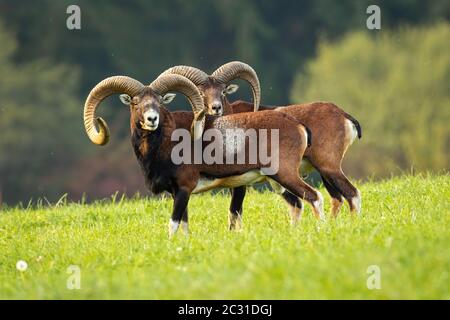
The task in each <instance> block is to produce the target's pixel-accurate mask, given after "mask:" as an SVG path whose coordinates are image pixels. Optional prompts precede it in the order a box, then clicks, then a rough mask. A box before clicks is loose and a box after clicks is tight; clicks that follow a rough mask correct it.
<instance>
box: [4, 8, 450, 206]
mask: <svg viewBox="0 0 450 320" xmlns="http://www.w3.org/2000/svg"><path fill="white" fill-rule="evenodd" d="M372 3H373V1H371V0H342V1H334V0H296V1H293V0H279V1H273V0H215V1H207V0H190V1H182V0H151V1H149V0H130V1H120V0H98V1H88V0H76V1H73V0H60V1H54V0H21V1H16V0H0V21H2V22H3V23H4V25H5V27H6V28H7V30H9V32H10V33H11V35H10V36H8V37H6V36H3V37H2V42H0V43H1V45H0V46H1V47H0V55H2V60H0V62H1V63H2V64H4V65H1V66H0V69H1V70H2V71H1V73H0V74H1V75H8V78H2V79H1V82H0V84H1V85H2V87H1V88H0V94H1V96H0V105H1V106H7V105H8V107H7V109H8V110H6V107H2V108H3V111H0V117H2V118H3V115H4V119H0V124H1V125H2V128H1V130H2V135H5V136H6V134H4V133H3V131H4V130H3V126H7V127H8V128H10V127H13V124H14V123H12V121H16V120H17V121H19V119H20V123H21V124H22V128H25V127H26V128H35V124H39V125H41V124H43V123H45V124H47V125H48V130H49V133H45V132H44V133H42V132H38V130H37V129H36V130H35V134H36V139H37V141H36V142H34V141H33V143H31V142H29V141H26V140H24V141H25V142H24V146H23V147H20V146H18V145H15V146H14V148H13V149H11V151H10V153H9V154H5V153H4V152H5V148H9V147H10V146H11V141H12V140H11V139H10V138H8V140H7V141H9V142H3V141H1V142H0V144H1V145H2V147H1V149H0V152H2V154H1V155H0V158H1V159H2V160H1V161H2V168H3V169H2V170H3V171H2V172H1V174H3V173H4V172H8V174H7V177H8V186H7V188H8V191H6V190H4V192H8V198H7V199H6V200H7V201H9V202H10V201H11V199H12V198H14V199H19V198H21V199H25V200H26V199H29V198H30V196H31V195H35V194H41V193H42V194H45V195H49V194H51V193H54V194H58V193H59V194H60V193H63V192H66V191H67V190H72V191H73V192H74V194H77V195H78V194H81V193H83V192H84V191H86V192H88V193H90V194H89V195H90V196H92V197H95V196H104V195H105V194H107V193H108V192H115V191H116V188H117V186H118V185H121V184H123V185H124V186H125V188H124V189H126V190H127V191H129V192H130V191H131V192H132V191H135V190H136V189H138V188H139V185H142V179H139V181H136V177H137V176H138V172H137V171H136V170H137V169H136V168H137V166H133V167H132V168H127V165H124V164H131V163H132V162H131V161H132V160H133V161H134V159H133V154H132V152H129V153H127V152H126V151H124V150H125V149H124V148H123V147H122V146H125V145H126V144H127V143H128V142H127V141H126V140H128V139H129V128H128V124H127V122H128V112H127V110H126V109H125V108H123V107H122V106H121V104H120V102H118V99H117V98H110V99H108V101H106V102H105V103H104V104H102V107H101V108H100V110H99V113H100V114H101V115H102V116H103V117H105V119H107V120H108V123H109V124H110V127H111V131H112V134H113V139H112V140H111V144H110V145H108V148H104V149H102V148H95V147H94V146H92V145H91V144H90V143H89V141H88V140H87V139H86V137H85V135H84V130H83V127H82V121H81V109H82V102H83V101H84V99H85V98H86V95H87V94H88V92H89V90H90V89H91V88H92V86H94V85H95V84H96V83H97V82H98V81H99V80H101V79H103V78H105V77H107V76H110V75H114V74H125V75H129V76H132V77H136V78H137V79H139V80H141V81H143V82H148V81H151V80H152V79H153V78H154V77H155V76H156V75H158V74H159V73H160V72H161V71H162V70H164V69H165V68H168V67H170V66H172V65H175V64H189V65H194V66H197V67H200V68H203V69H204V70H205V71H207V72H211V71H213V70H214V69H215V68H216V67H218V66H220V65H221V64H223V63H224V62H227V61H231V60H236V59H238V60H243V61H246V62H247V63H249V64H251V65H252V66H254V68H255V69H256V70H257V72H258V74H259V77H260V80H261V86H262V94H263V97H262V102H263V103H264V104H284V103H287V102H288V100H289V90H290V88H291V86H292V81H293V77H294V73H295V72H297V71H301V70H302V69H303V67H304V65H305V63H306V62H307V61H308V59H309V58H311V57H313V56H314V55H315V54H316V48H317V43H318V42H319V41H337V40H339V39H340V38H341V37H343V36H345V34H346V33H347V32H349V31H352V32H353V31H356V30H365V29H366V18H367V15H366V8H367V6H368V5H369V4H372ZM72 4H76V5H79V6H80V8H81V30H69V29H67V27H66V19H67V17H68V14H67V13H66V8H67V7H68V6H69V5H72ZM377 4H379V5H380V7H381V10H382V30H381V32H382V33H384V32H385V31H388V30H392V29H394V28H397V27H399V26H404V25H411V24H413V25H424V24H429V23H430V22H434V21H435V20H437V19H442V20H449V19H450V2H449V1H448V0H431V1H426V2H424V1H421V0H396V1H388V0H379V1H377ZM2 30H3V29H2ZM11 36H12V37H13V38H11ZM6 38H9V39H13V40H12V42H13V43H15V44H16V45H17V49H16V50H13V47H11V46H10V45H8V44H7V43H6V41H7V40H6ZM68 66H71V67H68ZM67 75H69V76H67ZM63 78H64V81H62V79H63ZM66 78H67V79H66ZM27 81H28V82H27ZM32 82H33V83H35V84H34V86H33V87H32V89H30V91H29V92H30V93H20V94H19V93H17V90H16V91H14V90H15V89H14V90H13V89H11V88H12V87H13V85H15V84H22V85H24V84H29V83H32ZM36 83H39V84H36ZM52 85H53V86H52ZM37 88H40V89H42V90H41V91H39V92H36V91H37V90H38V89H37ZM31 92H33V93H31ZM52 97H54V98H52ZM235 97H236V98H245V99H249V98H250V97H251V92H250V90H249V88H248V86H242V91H241V90H240V91H239V93H238V94H236V95H235ZM64 99H67V103H66V104H65V105H67V107H64V108H63V110H57V109H58V108H57V107H56V109H55V113H54V115H53V116H55V117H60V118H61V119H64V120H65V121H66V126H67V127H66V126H64V127H60V128H59V129H58V130H59V131H57V129H56V128H54V127H53V126H54V124H52V123H49V120H50V118H48V117H50V116H49V115H48V114H46V115H42V116H41V113H40V112H39V113H37V112H36V110H41V109H43V110H47V109H50V108H52V106H55V105H58V106H60V105H59V103H60V102H61V101H62V100H64ZM320 99H323V98H322V97H321V98H320ZM302 100H303V99H302ZM6 102H7V103H8V104H5V103H6ZM73 104H76V107H75V106H74V105H73ZM17 105H20V106H23V110H24V111H11V110H12V109H13V108H12V107H10V106H17ZM173 105H174V106H175V107H178V108H187V105H186V103H185V101H184V99H181V98H177V100H176V101H175V103H174V104H173ZM18 110H20V109H18ZM25 110H26V111H25ZM52 110H53V109H52ZM7 113H8V114H9V115H8V116H6V114H7ZM22 113H25V115H24V114H22ZM31 114H32V115H31ZM72 126H73V127H72ZM36 127H37V125H36ZM74 128H76V129H74ZM15 130H16V131H17V130H18V129H17V128H16V129H15ZM73 130H75V131H73ZM21 134H23V135H25V136H27V137H29V135H27V134H28V131H26V130H25V132H23V133H21ZM55 137H58V138H60V137H61V138H64V139H66V138H67V139H68V140H67V141H64V142H66V143H67V144H65V145H64V148H59V147H60V145H59V144H55V141H54V140H55V139H54V138H55ZM52 138H53V140H51V141H49V142H48V144H47V143H46V142H45V141H46V139H52ZM21 139H25V138H21ZM28 139H31V138H28ZM78 139H81V141H78ZM2 140H3V139H2ZM61 140H62V139H61ZM7 143H8V144H7ZM72 143H74V144H76V143H80V145H79V147H76V148H75V147H73V148H72V147H71V145H72ZM57 147H58V148H57ZM21 148H22V149H21ZM27 148H30V149H29V150H31V151H32V152H33V153H34V154H33V155H34V157H35V158H36V161H34V162H33V163H31V164H30V168H29V169H27V170H29V171H27V172H31V174H30V175H27V174H25V173H23V172H22V171H23V170H24V169H23V168H24V167H23V163H20V161H19V162H16V161H15V160H17V159H19V160H20V159H25V158H23V155H24V154H26V150H27ZM73 150H82V152H76V154H75V155H73ZM52 151H53V152H58V153H55V154H54V155H53V156H52V157H50V156H49V155H50V153H49V152H52ZM66 151H67V152H66ZM85 152H87V153H89V155H86V154H85ZM72 155H73V156H72ZM113 159H114V160H113ZM80 160H82V161H80ZM71 161H72V162H71ZM6 163H8V164H10V165H11V166H9V165H8V167H7V165H6ZM55 164H57V165H55ZM59 164H64V166H63V168H62V169H60V170H56V171H55V168H56V167H57V166H59ZM102 164H107V165H108V167H105V168H102V167H101V165H102ZM35 165H38V168H36V167H33V166H35ZM87 167H89V169H90V170H89V174H90V175H91V179H90V180H89V183H88V184H89V186H85V188H86V189H85V190H83V184H82V183H77V181H78V180H74V179H70V178H68V177H69V176H70V177H77V175H78V174H79V173H80V172H87V171H86V170H85V169H86V168H87ZM6 168H8V169H6ZM32 168H34V169H32ZM16 170H18V171H17V172H16ZM130 170H131V171H130ZM106 172H108V176H107V177H105V175H106ZM15 176H17V177H22V178H20V179H13V177H15ZM5 177H6V176H3V175H2V176H0V180H1V181H3V183H4V184H5V183H6V182H5V179H6V178H5ZM43 177H45V179H44V178H43ZM131 177H133V178H131ZM131 180H132V181H131ZM50 181H51V182H50ZM58 181H59V182H58ZM64 181H66V182H64ZM67 181H68V182H67ZM105 181H109V182H108V183H106V182H105ZM78 182H79V181H78ZM9 183H11V184H9ZM43 185H45V186H46V188H45V189H42V188H43ZM98 185H101V186H102V187H101V188H96V186H98ZM13 186H16V187H17V189H14V188H15V187H14V188H12V187H13ZM25 186H27V187H25ZM5 188H6V187H5V186H3V189H5ZM50 189H51V190H50ZM100 189H101V192H100V191H99V190H100ZM15 190H16V191H15ZM20 190H21V191H20ZM39 190H42V192H39ZM52 190H53V191H52ZM122 190H123V189H122ZM27 192H30V194H28V193H27ZM92 197H91V198H92Z"/></svg>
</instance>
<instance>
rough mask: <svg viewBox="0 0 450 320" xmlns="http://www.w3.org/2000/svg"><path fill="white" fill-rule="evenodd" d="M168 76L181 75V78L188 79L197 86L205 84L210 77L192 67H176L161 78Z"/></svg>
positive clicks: (164, 73) (162, 74)
mask: <svg viewBox="0 0 450 320" xmlns="http://www.w3.org/2000/svg"><path fill="white" fill-rule="evenodd" d="M168 74H179V75H180V76H183V77H186V78H188V79H189V80H191V81H192V82H193V83H194V84H195V85H196V86H200V85H202V84H205V83H206V81H207V80H208V75H207V74H206V73H205V72H203V71H202V70H200V69H197V68H194V67H190V66H175V67H172V68H169V69H167V70H166V71H164V72H163V73H161V74H160V75H159V76H165V75H168Z"/></svg>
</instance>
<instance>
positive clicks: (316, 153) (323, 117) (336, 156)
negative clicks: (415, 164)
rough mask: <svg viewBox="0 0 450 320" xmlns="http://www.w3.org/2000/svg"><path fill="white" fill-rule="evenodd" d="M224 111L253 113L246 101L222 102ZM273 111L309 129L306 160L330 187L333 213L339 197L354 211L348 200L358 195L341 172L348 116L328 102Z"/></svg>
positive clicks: (345, 146) (345, 148) (267, 108)
mask: <svg viewBox="0 0 450 320" xmlns="http://www.w3.org/2000/svg"><path fill="white" fill-rule="evenodd" d="M225 100H226V99H225ZM269 109H273V108H270V107H263V106H261V107H260V110H269ZM224 110H225V114H226V112H231V113H241V112H249V111H252V110H253V104H251V103H248V102H245V101H236V102H234V103H232V104H229V103H228V102H227V101H225V107H224ZM275 110H277V111H280V112H282V113H286V114H289V115H290V116H292V117H293V118H295V119H296V120H297V121H299V122H301V123H303V124H304V125H305V126H307V127H308V128H309V129H310V130H311V133H312V137H313V138H312V139H313V142H312V145H311V146H310V147H309V148H308V149H306V151H305V157H306V158H307V159H308V160H309V161H310V162H311V164H312V165H313V166H314V168H315V169H316V170H317V171H319V173H320V174H321V175H322V178H323V179H324V180H326V181H327V182H328V185H329V186H330V187H329V188H333V189H334V192H330V190H329V188H328V187H327V184H326V185H325V186H326V187H327V190H328V192H329V193H330V195H331V196H332V198H333V199H332V209H331V212H332V214H333V215H337V213H338V211H339V209H340V205H339V206H338V205H337V203H341V204H342V201H343V200H342V196H343V197H344V198H345V199H346V200H347V201H348V203H349V205H350V209H351V210H352V211H354V210H355V209H356V208H354V207H353V205H352V202H351V199H352V198H354V197H355V196H357V189H356V188H355V187H354V186H353V185H352V184H351V183H350V181H349V180H348V179H347V177H346V176H345V174H344V173H343V171H342V159H343V158H344V155H345V152H346V150H347V148H348V147H349V145H350V143H351V140H350V137H349V132H347V130H346V127H347V126H346V122H347V121H348V120H350V119H349V116H348V115H347V113H345V112H344V111H343V110H342V109H340V108H339V107H338V106H336V105H335V104H333V103H329V102H313V103H306V104H297V105H289V106H283V107H277V108H276V109H275ZM350 118H351V117H350ZM351 119H353V118H351ZM358 134H360V133H358Z"/></svg>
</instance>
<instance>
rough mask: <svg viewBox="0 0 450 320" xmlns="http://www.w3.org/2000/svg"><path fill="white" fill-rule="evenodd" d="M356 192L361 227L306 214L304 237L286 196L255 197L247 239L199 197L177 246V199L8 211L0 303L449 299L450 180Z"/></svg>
mask: <svg viewBox="0 0 450 320" xmlns="http://www.w3.org/2000/svg"><path fill="white" fill-rule="evenodd" d="M358 188H360V190H361V192H362V197H363V211H362V216H361V217H358V218H354V217H351V216H350V214H349V211H348V207H347V206H346V207H345V208H343V211H342V212H341V214H340V216H339V217H338V219H337V220H332V219H328V221H326V222H318V221H316V220H315V219H314V218H313V215H312V212H311V209H310V208H309V207H307V208H306V210H305V213H304V216H303V218H302V221H301V222H300V224H299V225H298V226H296V227H293V226H291V225H290V224H289V218H288V214H287V212H288V210H287V206H286V205H285V204H284V202H283V200H282V199H281V197H280V196H278V195H276V194H274V193H271V192H269V191H266V192H257V191H255V190H252V191H250V192H249V193H248V195H247V197H246V199H245V202H244V210H245V211H244V230H243V231H242V232H229V231H228V230H227V208H228V205H229V201H230V197H229V195H228V194H227V193H226V192H223V193H222V192H221V193H219V194H215V195H212V194H203V195H198V196H193V197H192V198H191V201H190V205H189V210H190V230H191V233H190V236H189V237H186V236H184V235H183V233H182V232H181V230H180V231H179V233H178V234H177V236H176V237H175V238H174V239H171V240H169V239H168V236H167V224H168V220H169V217H170V212H171V207H172V200H171V199H170V198H164V199H150V198H142V199H118V198H112V199H107V200H104V201H99V202H96V203H94V204H89V205H86V204H79V203H65V201H60V202H59V203H58V204H55V205H52V206H34V207H32V208H31V207H30V208H28V209H24V208H20V207H16V208H3V209H2V211H0V299H86V298H87V299H116V298H118V299H340V298H342V299H359V298H362V299H415V298H420V299H431V298H437V299H449V298H450V277H449V272H450V233H449V230H450V202H449V199H450V175H449V174H448V173H447V174H442V175H431V174H430V175H427V174H424V175H416V176H403V177H396V178H392V179H389V180H385V181H382V182H368V183H360V184H358ZM321 191H322V193H323V195H324V196H325V198H326V209H327V211H328V209H329V203H328V201H329V196H328V194H327V193H326V191H325V190H324V189H323V188H322V189H321ZM19 260H24V261H26V262H27V264H28V268H27V269H26V270H25V271H19V270H18V269H17V268H16V263H17V261H19ZM71 265H76V266H78V267H79V270H80V272H81V273H80V284H81V287H80V289H74V290H69V289H68V288H67V281H68V279H69V278H70V277H71V276H72V274H70V273H68V271H67V269H68V267H69V266H71ZM373 265H375V266H378V267H379V270H380V271H381V274H380V279H381V282H380V284H381V288H380V289H372V290H371V289H368V287H367V279H368V277H370V276H371V275H370V274H368V272H367V271H368V268H369V267H370V266H373ZM369 269H370V268H369Z"/></svg>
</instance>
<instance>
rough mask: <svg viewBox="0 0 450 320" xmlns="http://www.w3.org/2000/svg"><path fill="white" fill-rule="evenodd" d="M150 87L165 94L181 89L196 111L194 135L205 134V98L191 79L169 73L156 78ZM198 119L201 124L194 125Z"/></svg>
mask: <svg viewBox="0 0 450 320" xmlns="http://www.w3.org/2000/svg"><path fill="white" fill-rule="evenodd" d="M149 87H150V89H152V90H153V91H156V92H157V93H159V94H160V95H163V94H165V93H166V92H168V91H179V92H181V93H182V94H184V95H185V96H186V97H187V99H188V100H189V103H190V104H191V107H192V111H193V112H194V120H193V123H192V126H191V128H192V129H191V133H192V137H197V136H201V135H202V134H203V129H204V127H205V119H204V117H205V108H204V106H203V99H202V97H201V95H200V91H199V90H198V88H197V86H196V85H195V84H194V83H193V82H192V81H191V80H189V79H188V78H185V77H183V76H180V75H178V74H167V75H162V76H159V77H158V78H156V80H154V81H153V82H152V83H151V84H150V85H149ZM196 121H200V126H198V125H197V126H195V125H194V123H196ZM194 128H195V132H194Z"/></svg>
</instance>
